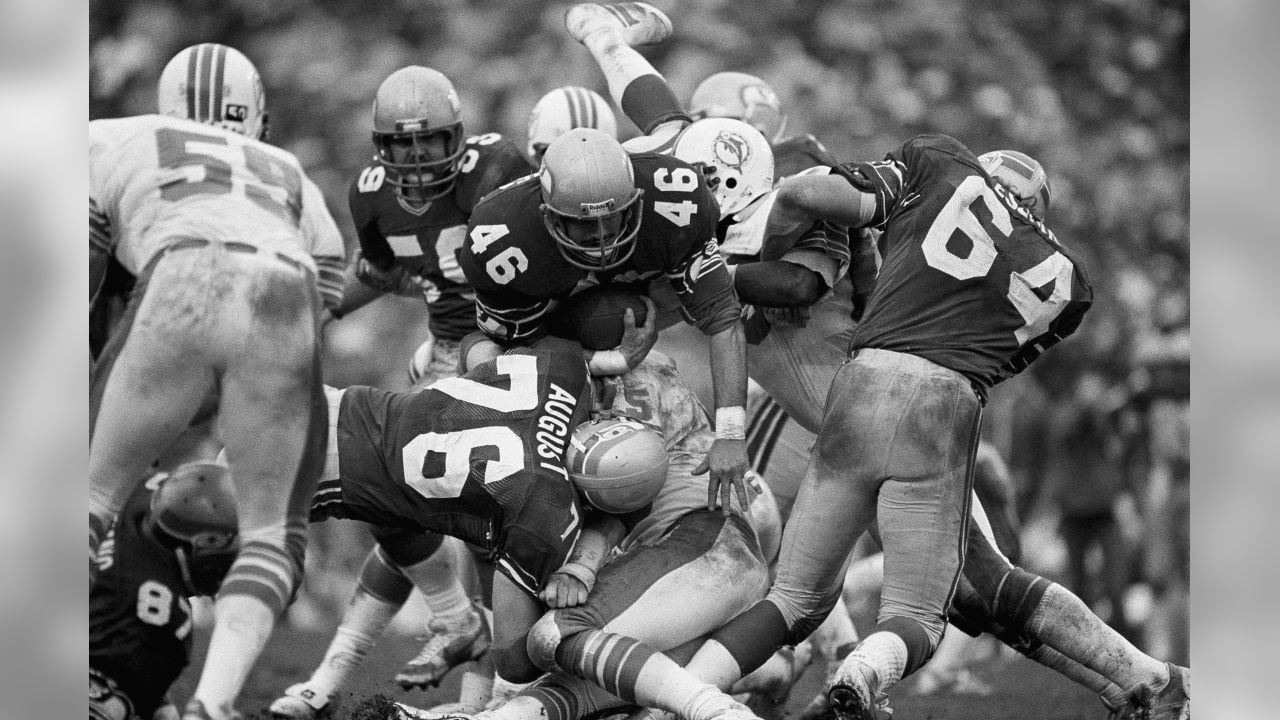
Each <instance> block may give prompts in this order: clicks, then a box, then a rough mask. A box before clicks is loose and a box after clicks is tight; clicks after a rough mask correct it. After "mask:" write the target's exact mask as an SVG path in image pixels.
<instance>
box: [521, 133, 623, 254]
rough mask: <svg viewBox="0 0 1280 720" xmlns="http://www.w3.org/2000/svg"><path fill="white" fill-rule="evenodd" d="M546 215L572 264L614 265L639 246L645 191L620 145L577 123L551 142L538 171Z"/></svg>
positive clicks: (545, 219) (552, 230)
mask: <svg viewBox="0 0 1280 720" xmlns="http://www.w3.org/2000/svg"><path fill="white" fill-rule="evenodd" d="M538 180H539V181H540V182H541V185H542V206H541V209H542V218H543V222H544V224H545V225H546V227H547V232H549V233H551V237H552V238H554V239H555V241H556V247H557V248H559V249H560V254H561V255H563V256H564V259H565V260H566V261H568V262H569V264H571V265H573V266H575V267H579V268H582V269H584V270H595V271H602V270H610V269H612V268H615V267H618V266H619V265H621V264H622V263H624V262H626V261H627V259H628V258H630V257H631V254H632V253H633V252H635V249H636V236H637V235H638V234H639V233H640V219H641V213H642V211H643V205H642V204H641V202H640V197H641V196H642V195H643V194H644V192H643V191H642V190H640V189H638V188H636V182H635V169H634V168H633V167H632V166H631V157H630V156H629V155H627V151H626V150H623V149H622V145H621V144H619V143H618V141H617V140H615V139H614V138H613V137H611V136H609V135H608V134H606V133H604V132H602V131H600V130H595V129H592V128H576V129H574V130H570V131H569V132H567V133H565V134H563V135H561V136H560V137H558V138H556V139H555V140H554V141H552V143H551V145H549V146H548V147H547V152H546V153H545V154H544V155H543V156H542V167H541V168H540V169H539V170H538Z"/></svg>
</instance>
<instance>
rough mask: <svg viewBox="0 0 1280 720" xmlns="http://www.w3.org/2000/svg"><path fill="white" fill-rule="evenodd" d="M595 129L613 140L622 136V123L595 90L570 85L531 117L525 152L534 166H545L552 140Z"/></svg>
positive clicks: (547, 97) (537, 106) (535, 108)
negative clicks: (620, 129)
mask: <svg viewBox="0 0 1280 720" xmlns="http://www.w3.org/2000/svg"><path fill="white" fill-rule="evenodd" d="M580 127H585V128H595V129H596V130H600V131H601V132H604V133H607V134H609V135H611V136H614V137H617V135H618V121H617V119H615V118H614V116H613V109H612V108H610V107H609V103H608V102H607V101H606V100H605V99H604V98H602V97H600V95H599V94H598V93H596V92H595V91H594V90H588V89H586V88H584V87H578V86H576V85H566V86H565V87H558V88H556V89H555V90H552V91H551V92H549V93H547V94H546V95H543V96H542V97H541V98H539V100H538V102H537V104H535V105H534V106H533V110H532V111H531V112H530V113H529V132H528V134H527V137H528V140H527V143H526V145H525V151H526V152H527V153H528V154H529V159H530V160H532V161H533V164H534V165H541V164H542V155H543V154H544V153H545V152H546V151H547V146H549V145H550V144H551V141H552V140H555V139H556V138H558V137H560V136H561V135H563V134H565V133H567V132H569V131H570V130H573V129H575V128H580Z"/></svg>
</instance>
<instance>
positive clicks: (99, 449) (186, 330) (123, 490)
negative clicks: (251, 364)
mask: <svg viewBox="0 0 1280 720" xmlns="http://www.w3.org/2000/svg"><path fill="white" fill-rule="evenodd" d="M182 254H185V253H180V254H175V255H171V256H169V257H162V258H160V259H159V260H157V261H156V265H155V267H153V268H150V269H148V270H147V271H144V273H143V275H142V277H141V279H140V281H139V286H138V297H136V298H135V300H134V301H133V303H131V304H132V305H133V306H134V308H136V311H134V312H130V313H129V314H128V315H126V317H125V318H124V319H122V320H121V322H120V324H119V325H118V326H117V327H116V329H115V331H114V334H113V336H112V341H111V342H110V343H109V344H108V347H107V349H106V350H105V351H104V355H103V358H102V359H101V360H100V361H99V363H98V365H97V366H95V370H94V373H93V375H94V377H93V378H92V381H93V392H92V393H91V396H90V410H91V415H92V416H93V420H94V425H93V427H92V428H91V432H92V434H93V439H92V441H91V443H90V447H89V526H90V548H91V550H92V549H94V548H96V546H97V541H98V540H99V539H101V536H102V534H103V533H105V531H106V528H107V527H108V526H109V525H110V523H111V520H112V519H113V518H114V516H115V513H116V512H117V511H118V510H119V508H120V506H121V505H122V504H123V502H124V499H125V497H126V496H127V495H128V494H129V492H130V490H131V489H132V488H133V486H134V484H135V483H136V482H137V481H139V480H141V479H142V478H143V476H144V475H146V474H148V471H149V467H150V465H151V462H152V461H153V460H155V459H156V458H158V457H159V456H160V455H161V454H162V453H163V452H164V450H165V449H166V448H167V447H168V446H169V444H170V443H171V442H172V441H173V440H174V438H176V437H178V435H180V434H181V433H182V432H183V430H184V429H186V427H187V426H188V424H189V423H190V421H191V419H192V417H194V416H195V414H196V412H197V410H198V409H199V406H200V403H201V400H202V399H203V398H205V397H206V396H207V395H208V393H209V392H210V391H212V389H213V388H214V371H213V367H212V365H211V364H210V363H209V361H208V359H207V358H206V357H205V355H204V354H203V349H202V346H201V343H200V340H199V338H200V336H201V334H202V333H203V332H204V329H205V328H204V323H205V321H206V319H207V314H208V313H209V312H211V311H210V310H209V309H208V308H206V307H204V306H203V305H202V303H203V299H204V294H203V293H202V292H200V290H199V287H195V286H192V285H187V284H183V281H182V279H181V278H179V277H177V276H176V275H177V273H175V272H174V269H173V267H172V266H173V265H175V264H177V263H176V261H175V260H174V258H175V257H180V256H181V255H182ZM175 286H176V287H175ZM193 296H194V297H193Z"/></svg>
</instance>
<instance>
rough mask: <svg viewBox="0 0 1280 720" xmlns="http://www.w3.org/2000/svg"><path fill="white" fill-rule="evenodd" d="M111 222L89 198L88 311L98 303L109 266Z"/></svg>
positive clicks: (111, 246)
mask: <svg viewBox="0 0 1280 720" xmlns="http://www.w3.org/2000/svg"><path fill="white" fill-rule="evenodd" d="M111 237H112V236H111V220H110V219H109V218H108V217H107V214H106V213H105V212H103V211H102V209H101V208H100V207H98V203H97V201H96V200H94V199H93V198H92V197H90V198H89V309H90V310H92V309H93V306H94V304H95V303H97V301H98V293H100V292H102V286H103V284H104V283H105V282H106V280H107V268H109V267H110V266H111V254H112V252H113V250H114V245H113V244H112V240H111Z"/></svg>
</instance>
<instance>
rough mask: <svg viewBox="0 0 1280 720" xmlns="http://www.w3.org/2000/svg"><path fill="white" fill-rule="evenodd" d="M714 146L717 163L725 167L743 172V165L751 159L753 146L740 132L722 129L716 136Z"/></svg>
mask: <svg viewBox="0 0 1280 720" xmlns="http://www.w3.org/2000/svg"><path fill="white" fill-rule="evenodd" d="M712 147H713V148H714V149H713V152H714V153H715V158H716V164H718V165H721V166H723V167H727V168H733V169H734V170H737V171H738V172H742V166H743V165H746V164H747V163H748V162H750V160H751V146H750V145H749V144H748V143H747V140H746V138H744V137H742V136H741V135H739V134H738V133H735V132H728V131H722V132H721V133H720V134H719V135H717V136H716V139H715V142H714V143H713V146H712Z"/></svg>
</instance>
